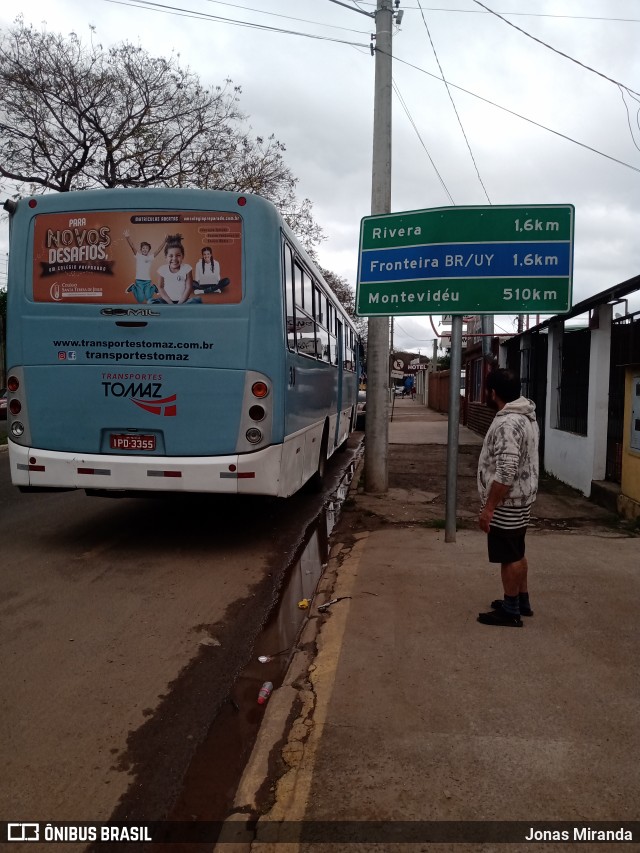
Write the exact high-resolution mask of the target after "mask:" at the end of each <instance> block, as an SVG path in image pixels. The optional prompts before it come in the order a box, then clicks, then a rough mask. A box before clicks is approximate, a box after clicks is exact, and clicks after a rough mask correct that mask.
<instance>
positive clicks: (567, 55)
mask: <svg viewBox="0 0 640 853" xmlns="http://www.w3.org/2000/svg"><path fill="white" fill-rule="evenodd" d="M473 2H474V3H475V4H476V5H478V6H482V8H483V9H485V10H486V11H487V12H490V13H491V14H492V15H495V16H496V18H500V20H501V21H504V23H505V24H507V25H508V26H509V27H513V29H514V30H518V32H519V33H522V35H524V36H526V37H527V38H530V39H532V40H533V41H536V42H538V44H541V45H542V46H543V47H546V48H548V49H549V50H552V51H553V52H554V53H557V54H558V55H559V56H564V58H565V59H569V60H570V61H571V62H575V64H576V65H579V66H580V67H581V68H584V69H586V70H587V71H591V72H592V73H593V74H597V75H598V77H602V78H603V79H604V80H608V81H609V83H613V84H614V85H616V86H622V87H623V88H624V89H626V90H627V92H633V94H634V95H640V92H636V91H635V90H634V89H630V88H629V86H625V85H624V83H620V82H618V80H614V79H613V78H612V77H607V75H606V74H603V73H602V72H601V71H596V69H595V68H592V67H591V66H590V65H585V63H584V62H580V60H579V59H574V58H573V56H569V54H568V53H564V52H563V51H561V50H558V49H557V48H555V47H551V45H550V44H547V43H546V41H542V39H539V38H536V36H532V35H531V33H528V32H527V31H526V30H523V29H522V27H518V26H516V25H515V24H513V23H512V22H511V21H508V20H507V19H506V18H504V17H503V16H502V15H500V14H499V13H498V12H494V11H493V9H490V8H489V7H488V6H485V4H484V3H482V2H480V0H473Z"/></svg>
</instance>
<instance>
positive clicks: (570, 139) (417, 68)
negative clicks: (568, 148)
mask: <svg viewBox="0 0 640 853" xmlns="http://www.w3.org/2000/svg"><path fill="white" fill-rule="evenodd" d="M379 49H380V48H376V50H379ZM384 52H386V51H384ZM393 58H394V60H395V61H396V62H400V63H402V65H407V66H408V67H409V68H413V69H414V70H415V71H420V73H421V74H426V75H427V76H428V77H433V79H434V80H439V81H440V82H441V83H443V82H445V81H444V80H443V79H442V78H441V77H438V75H437V74H432V73H431V72H430V71H427V70H426V69H424V68H420V66H419V65H415V64H414V63H413V62H408V61H407V60H406V59H401V58H400V57H399V56H397V55H396V54H394V56H393ZM448 83H449V85H450V86H453V88H454V89H459V90H460V91H461V92H464V93H465V94H467V95H471V97H472V98H477V99H478V100H479V101H483V102H484V103H485V104H490V105H491V106H492V107H496V108H497V109H499V110H502V111H503V112H505V113H509V114H510V115H512V116H515V117H516V118H519V119H522V121H526V122H528V123H529V124H533V125H535V126H536V127H539V128H541V129H542V130H546V131H547V132H548V133H553V134H554V136H559V137H560V138H561V139H566V140H567V142H573V144H574V145H578V146H580V148H585V149H586V150H587V151H591V152H592V154H598V155H599V156H600V157H605V158H606V159H607V160H612V161H613V162H614V163H618V164H619V165H620V166H625V167H626V168H627V169H632V170H633V171H634V172H640V168H638V167H637V166H632V165H631V164H630V163H625V161H624V160H619V159H618V158H617V157H613V156H612V155H611V154H605V153H604V151H598V149H597V148H593V147H592V146H591V145H587V144H586V143H585V142H579V141H578V140H577V139H573V137H571V136H568V135H567V134H566V133H561V132H560V131H559V130H553V128H551V127H547V126H546V125H544V124H541V123H540V122H538V121H534V119H532V118H527V117H526V116H523V115H521V114H520V113H517V112H515V110H510V109H509V108H508V107H503V106H501V105H500V104H496V102H495V101H491V100H489V98H483V97H482V95H476V93H475V92H471V91H470V90H469V89H465V88H464V87H463V86H458V85H457V84H456V83H452V82H451V81H450V80H449V81H448ZM627 91H628V90H627Z"/></svg>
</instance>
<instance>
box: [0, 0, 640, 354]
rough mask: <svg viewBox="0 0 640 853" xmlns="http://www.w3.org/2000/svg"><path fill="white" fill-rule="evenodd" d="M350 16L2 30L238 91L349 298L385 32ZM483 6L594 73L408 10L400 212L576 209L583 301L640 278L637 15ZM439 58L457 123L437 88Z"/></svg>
mask: <svg viewBox="0 0 640 853" xmlns="http://www.w3.org/2000/svg"><path fill="white" fill-rule="evenodd" d="M342 2H344V3H345V4H346V5H348V6H353V7H354V8H353V9H347V8H344V7H343V6H341V5H339V4H338V3H337V2H332V0H234V2H233V3H231V2H229V3H227V2H218V0H158V2H157V3H155V4H151V3H149V4H141V3H139V2H137V0H126V2H124V0H123V2H111V0H46V2H40V0H13V2H11V3H5V4H3V8H2V11H1V12H0V21H2V24H3V26H7V25H8V24H10V23H11V22H12V20H13V19H14V18H15V15H16V14H22V15H23V16H24V18H25V21H26V22H27V23H34V24H37V25H40V24H42V25H43V26H45V28H46V29H48V30H52V31H57V32H62V33H68V32H70V31H71V30H72V29H73V30H74V31H75V32H76V33H77V34H78V35H79V36H80V37H81V38H82V39H83V40H88V39H89V37H90V27H91V26H93V27H94V28H95V32H96V36H95V37H96V38H98V39H100V40H101V42H102V43H103V44H105V45H107V44H112V43H115V42H119V41H122V40H125V39H127V40H130V41H133V42H135V43H140V44H141V45H142V46H143V47H144V48H145V49H146V50H148V51H150V52H151V53H154V54H158V55H169V54H170V53H171V52H172V51H176V52H178V53H179V54H180V57H181V62H182V63H183V64H185V65H189V66H190V67H191V68H192V70H194V71H196V72H197V73H198V74H199V76H200V77H201V79H202V81H203V82H204V83H206V84H214V85H215V84H219V83H222V82H223V81H224V80H225V79H226V78H228V77H229V78H231V79H232V80H233V82H234V83H235V84H237V85H240V86H241V87H242V90H243V94H242V97H241V102H240V106H241V108H242V109H243V111H244V112H245V113H246V114H247V116H248V121H249V124H250V125H251V127H252V128H253V130H254V131H255V133H256V134H270V133H274V134H275V135H276V137H277V138H278V139H279V140H280V141H281V142H283V143H284V144H285V145H286V149H287V150H286V154H285V157H286V161H287V164H288V165H289V166H290V168H291V169H292V171H293V172H294V174H295V175H296V176H297V177H298V178H299V195H300V196H301V197H307V198H309V199H311V201H312V202H313V205H314V214H315V218H316V219H317V221H318V222H319V223H320V225H321V226H322V228H323V229H324V232H325V235H326V240H325V241H324V243H323V244H322V246H321V247H320V249H319V257H320V260H321V263H322V265H323V266H325V267H327V268H329V269H331V270H333V271H334V272H336V273H338V274H339V275H342V276H344V277H345V278H346V279H347V280H348V281H349V283H350V284H351V285H352V286H353V287H354V288H355V282H356V268H357V260H358V236H359V226H360V220H361V218H362V217H363V216H367V215H368V214H369V213H370V210H371V149H372V131H373V85H374V65H375V61H374V59H373V58H372V57H371V53H370V50H369V43H370V33H371V32H372V31H373V30H374V29H375V25H374V22H373V20H372V19H370V18H368V17H366V16H365V15H363V14H361V12H358V11H356V7H358V8H359V9H360V10H363V11H369V12H370V11H372V10H373V9H374V8H375V3H373V2H358V3H356V2H355V0H342ZM483 3H484V5H485V6H487V7H489V8H491V9H492V10H494V11H495V12H499V13H500V14H501V15H503V17H504V18H506V19H507V21H508V22H510V23H511V24H514V25H516V26H517V27H519V28H521V29H522V30H525V31H526V33H528V34H529V35H530V36H533V37H535V38H536V39H539V40H540V41H542V42H546V43H547V44H548V45H550V46H551V47H553V48H555V50H556V51H561V52H562V53H564V54H567V55H568V56H569V57H571V58H573V59H574V60H578V61H579V62H580V63H582V66H589V69H593V70H589V69H587V68H585V67H582V66H580V65H578V64H576V62H572V61H571V59H569V58H566V57H565V56H561V55H559V53H557V52H554V51H552V50H550V49H549V48H548V47H545V46H543V45H542V44H540V43H539V42H537V41H534V40H533V39H532V38H530V37H528V36H527V35H525V34H523V33H522V32H519V31H518V30H516V29H514V28H513V27H512V26H509V23H507V22H505V21H504V20H501V19H500V18H498V17H496V16H495V15H493V14H491V13H489V12H487V11H485V10H484V9H483V8H481V7H480V5H478V4H477V3H475V2H473V0H434V2H429V0H402V2H401V3H400V8H401V9H403V10H404V17H403V20H402V23H401V26H400V27H399V28H397V30H396V32H395V34H394V56H395V60H394V69H393V76H394V82H395V86H396V95H394V103H393V173H392V210H393V211H403V210H416V209H423V208H430V207H441V206H448V205H452V204H455V205H477V204H481V205H484V204H489V203H491V204H518V205H527V204H567V203H569V204H573V205H575V207H576V224H575V256H574V283H573V302H574V303H575V302H578V301H580V300H582V299H585V298H586V297H588V296H591V295H593V294H595V293H598V292H599V291H601V290H604V289H606V288H608V287H611V286H612V285H614V284H617V283H619V282H621V281H625V280H626V279H628V278H631V277H632V276H634V275H637V274H638V273H640V239H639V237H640V227H639V220H638V214H639V212H640V126H639V120H640V113H639V110H640V94H638V93H640V51H639V50H638V44H640V2H639V0H517V2H516V0H483ZM160 6H165V7H167V11H159V7H160ZM170 6H171V7H172V9H173V10H174V11H172V12H171V13H170V12H169V11H168V7H170ZM420 7H422V9H421V8H420ZM436 7H438V8H436ZM175 10H183V11H182V12H179V11H175ZM258 10H264V11H258ZM189 13H193V14H196V13H197V14H199V15H201V16H204V17H200V18H199V19H198V18H194V17H190V16H189ZM221 18H224V19H227V20H226V21H224V20H220V19H221ZM234 22H246V23H249V24H251V25H252V26H251V27H247V26H238V25H237V23H234ZM254 25H262V26H266V27H271V28H278V29H281V30H288V31H292V33H293V34H288V33H284V32H274V31H270V30H261V29H257V28H255V26H254ZM304 33H306V34H311V35H313V36H317V37H318V38H308V37H305V36H304V35H302V34H304ZM341 42H349V43H351V44H347V43H341ZM434 49H435V51H434ZM436 55H437V58H436ZM438 60H439V64H440V66H441V68H442V73H443V74H444V77H445V79H446V80H447V81H449V83H450V84H452V85H451V87H450V93H451V98H452V99H453V101H454V103H455V108H456V110H457V113H458V116H459V120H458V118H457V117H456V111H455V110H454V107H453V105H452V103H451V98H450V97H449V94H448V92H447V89H446V87H445V85H444V84H443V83H442V81H441V80H439V79H437V78H438V77H440V75H441V72H440V70H439V65H438ZM595 72H598V73H595ZM601 75H604V76H601ZM605 77H608V78H611V80H612V81H615V82H611V81H610V80H608V79H605ZM453 84H455V86H456V87H461V88H454V85H453ZM617 84H622V86H623V87H627V88H628V90H632V91H631V92H629V91H627V90H624V89H621V88H620V87H619V85H617ZM461 89H465V90H467V91H466V92H464V91H461ZM471 93H473V94H471ZM474 95H475V96H479V97H474ZM480 98H484V99H485V100H480ZM487 101H492V102H493V103H494V104H495V105H497V106H494V105H492V104H490V103H487ZM403 104H404V107H406V111H405V108H404V107H403ZM500 107H502V108H506V109H507V110H511V111H512V113H518V114H519V115H520V116H523V117H524V118H526V119H529V121H525V120H524V119H523V118H518V117H516V116H514V115H513V114H510V113H509V112H506V111H505V109H500ZM531 122H536V123H537V125H542V126H544V127H546V128H548V130H546V129H543V127H540V126H536V125H535V124H532V123H531ZM461 125H462V128H464V134H463V130H462V129H461ZM414 126H415V127H414ZM550 131H555V133H552V132H550ZM557 134H562V135H564V137H569V138H570V139H567V138H562V137H561V136H559V135H557ZM465 135H466V139H467V140H468V146H467V142H466V141H465ZM570 140H575V142H574V141H570ZM576 143H581V145H578V144H576ZM583 146H588V148H591V149H596V150H597V151H598V152H601V153H600V154H598V153H595V152H594V151H592V150H588V148H587V147H583ZM469 148H470V149H471V152H472V154H473V158H472V156H471V153H470V151H469ZM602 155H607V156H606V157H605V156H602ZM609 158H613V159H609ZM474 160H475V165H474ZM615 160H617V161H621V162H615ZM623 164H627V165H623ZM476 167H477V171H476ZM629 167H632V168H629ZM478 173H479V175H478ZM2 240H3V242H2V243H1V244H0V245H2V247H3V249H2V251H3V254H4V253H5V252H6V237H5V236H3V237H2ZM637 303H638V300H636V301H635V302H634V303H632V307H634V308H636V310H637V309H638V308H640V304H637ZM434 322H435V325H436V327H438V320H437V319H436V318H434ZM496 327H497V329H499V328H502V329H505V330H506V331H513V318H511V317H502V318H501V317H496ZM433 337H434V333H433V330H432V325H431V321H430V319H429V318H428V317H425V318H417V317H399V318H397V320H396V322H395V337H394V344H395V347H396V348H397V349H407V350H410V351H414V352H417V351H418V349H422V351H423V352H424V351H428V352H429V353H430V351H431V345H430V343H429V342H430V340H431V339H433Z"/></svg>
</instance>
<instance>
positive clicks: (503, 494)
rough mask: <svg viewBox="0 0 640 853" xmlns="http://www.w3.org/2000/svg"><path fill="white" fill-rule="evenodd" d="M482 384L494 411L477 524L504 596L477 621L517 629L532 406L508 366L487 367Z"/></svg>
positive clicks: (523, 591)
mask: <svg viewBox="0 0 640 853" xmlns="http://www.w3.org/2000/svg"><path fill="white" fill-rule="evenodd" d="M486 387H487V392H488V396H489V399H488V403H489V405H490V406H491V407H492V408H494V409H497V414H496V416H495V418H494V419H493V422H492V424H491V426H490V427H489V430H488V431H487V434H486V436H485V439H484V443H483V445H482V450H481V451H480V458H479V460H478V491H479V493H480V500H481V504H482V509H481V511H480V515H479V518H478V523H479V525H480V528H481V529H482V530H484V532H485V533H487V534H488V535H487V544H488V549H489V562H491V563H500V568H501V574H502V587H503V590H504V599H497V600H496V601H492V602H491V607H492V608H493V609H492V610H490V611H489V612H488V613H480V614H479V616H478V622H481V623H482V624H483V625H504V626H506V627H510V628H522V619H521V618H520V617H521V616H533V611H532V610H531V604H530V602H529V589H528V586H527V569H528V566H527V558H526V557H525V555H524V551H525V543H524V540H525V535H526V532H527V526H528V524H529V520H530V518H531V506H532V504H533V502H534V501H535V499H536V494H537V492H538V465H539V463H538V441H539V430H538V424H537V422H536V407H535V404H534V403H533V402H532V401H531V400H527V399H526V398H525V397H522V396H520V380H519V379H518V377H517V376H516V375H515V374H514V373H513V372H512V371H510V370H503V369H500V370H494V371H492V372H491V373H490V374H489V375H488V377H487V386H486Z"/></svg>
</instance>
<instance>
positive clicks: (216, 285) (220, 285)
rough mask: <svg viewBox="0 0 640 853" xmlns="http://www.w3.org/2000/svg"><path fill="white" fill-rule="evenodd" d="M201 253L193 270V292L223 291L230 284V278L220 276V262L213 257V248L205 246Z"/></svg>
mask: <svg viewBox="0 0 640 853" xmlns="http://www.w3.org/2000/svg"><path fill="white" fill-rule="evenodd" d="M200 255H201V257H200V258H199V259H198V260H197V261H196V264H195V269H194V271H193V292H194V293H222V291H223V290H224V289H225V287H228V286H229V284H230V279H228V278H220V264H219V262H218V261H217V260H215V258H214V257H213V249H212V248H211V246H203V248H202V251H201V253H200Z"/></svg>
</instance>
